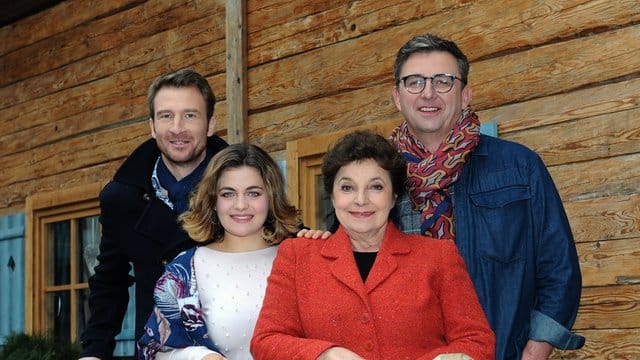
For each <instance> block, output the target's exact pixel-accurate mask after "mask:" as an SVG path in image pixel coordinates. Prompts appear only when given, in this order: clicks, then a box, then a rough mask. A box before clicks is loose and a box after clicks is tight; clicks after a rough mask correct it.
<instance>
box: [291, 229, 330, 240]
mask: <svg viewBox="0 0 640 360" xmlns="http://www.w3.org/2000/svg"><path fill="white" fill-rule="evenodd" d="M296 235H297V236H298V237H303V238H307V239H322V240H326V239H327V238H329V236H331V232H330V231H322V230H313V229H302V230H300V231H298V233H297V234H296Z"/></svg>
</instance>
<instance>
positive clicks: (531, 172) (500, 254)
mask: <svg viewBox="0 0 640 360" xmlns="http://www.w3.org/2000/svg"><path fill="white" fill-rule="evenodd" d="M452 186H453V189H452V190H453V191H452V193H453V204H454V206H453V208H454V221H455V236H456V244H457V246H458V249H459V250H460V253H461V255H462V257H463V258H464V260H465V262H466V265H467V268H468V270H469V273H470V275H471V278H472V280H473V283H474V285H475V288H476V291H477V293H478V296H479V298H480V303H481V304H482V307H483V309H484V311H485V313H486V315H487V319H488V320H489V323H490V325H491V328H492V329H493V330H494V332H495V334H496V341H497V342H496V359H519V358H520V357H521V355H522V350H523V349H524V346H525V345H526V342H527V340H528V339H533V340H538V341H546V342H548V343H551V344H552V345H553V346H554V347H556V348H559V349H576V348H580V347H582V345H583V344H584V338H583V337H581V336H579V335H576V334H573V333H572V332H571V331H570V329H571V327H572V326H573V323H574V321H575V318H576V315H577V312H578V305H579V303H580V291H581V286H582V278H581V275H580V267H579V264H578V257H577V253H576V248H575V244H574V241H573V236H572V234H571V229H570V227H569V222H568V220H567V216H566V214H565V211H564V207H563V205H562V202H561V199H560V196H559V195H558V192H557V190H556V187H555V185H554V183H553V180H552V179H551V176H550V175H549V173H548V171H547V169H546V167H545V165H544V163H543V162H542V160H541V159H540V157H539V156H538V155H537V154H536V153H534V152H533V151H531V150H529V149H528V148H526V147H524V146H522V145H519V144H516V143H513V142H510V141H506V140H502V139H498V138H494V137H490V136H485V135H481V137H480V143H479V145H478V147H477V148H476V149H475V150H474V151H473V152H472V154H471V157H470V159H469V160H468V161H467V163H466V164H465V165H464V168H463V172H462V175H461V178H460V179H459V180H458V181H457V182H456V183H455V184H453V185H452ZM397 207H398V209H397V210H398V211H397V214H399V218H398V219H396V223H397V224H398V225H399V227H400V229H401V230H402V231H404V232H408V233H419V232H420V213H419V212H418V211H416V210H413V209H412V204H411V201H410V200H409V198H408V197H407V195H405V196H404V197H402V198H401V199H400V201H399V202H398V205H397Z"/></svg>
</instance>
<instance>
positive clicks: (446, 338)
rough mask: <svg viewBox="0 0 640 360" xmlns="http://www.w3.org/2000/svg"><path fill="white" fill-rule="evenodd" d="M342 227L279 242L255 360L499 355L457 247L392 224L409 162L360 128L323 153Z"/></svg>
mask: <svg viewBox="0 0 640 360" xmlns="http://www.w3.org/2000/svg"><path fill="white" fill-rule="evenodd" d="M322 174H323V177H324V185H325V189H326V190H327V192H328V193H330V194H331V200H332V203H333V206H334V208H335V212H336V216H337V218H338V221H339V223H340V226H339V228H338V230H337V231H336V233H335V234H334V235H332V236H331V237H330V238H329V239H327V240H316V239H302V238H301V239H296V240H287V241H285V242H283V243H282V244H281V245H280V249H279V250H278V255H277V256H276V259H275V260H274V264H273V268H272V272H271V275H270V277H269V279H268V286H267V290H266V294H265V299H264V303H263V307H262V310H261V312H260V315H259V318H258V322H257V324H256V329H255V332H254V336H253V339H252V342H251V350H252V353H253V356H254V358H255V359H268V360H277V359H286V360H290V359H369V360H372V359H394V360H395V359H429V360H430V359H434V358H436V357H437V356H439V355H441V354H452V353H457V354H464V355H460V356H465V355H466V356H470V357H472V358H473V359H476V360H478V359H493V356H494V347H495V337H494V335H493V332H492V331H491V329H490V328H489V325H488V323H487V320H486V319H485V316H484V314H483V312H482V309H481V307H480V304H479V303H478V298H477V296H476V294H475V292H474V289H473V285H472V284H471V280H470V279H469V275H468V274H467V271H466V268H465V266H464V263H463V261H462V259H461V257H460V256H459V254H458V252H457V250H456V248H455V245H454V244H453V243H452V242H450V241H442V240H434V239H429V238H425V237H421V236H415V235H406V234H403V233H401V232H400V231H399V230H398V229H397V228H396V226H395V225H394V224H393V223H391V222H389V214H390V213H391V211H392V209H393V207H394V205H395V201H396V199H397V197H398V195H400V194H401V193H402V191H403V190H404V182H405V178H406V164H405V161H404V160H403V159H402V157H401V156H400V155H399V154H398V153H397V151H396V150H395V149H394V148H393V147H392V146H391V145H390V144H389V143H388V142H387V140H385V139H384V138H383V137H382V136H379V135H376V134H372V133H369V132H356V133H352V134H350V135H347V136H346V137H344V138H343V139H342V140H341V141H339V142H338V143H337V144H336V145H335V147H334V148H333V149H331V150H330V151H329V152H328V153H327V154H326V156H325V158H324V162H323V165H322Z"/></svg>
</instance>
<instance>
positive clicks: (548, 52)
mask: <svg viewBox="0 0 640 360" xmlns="http://www.w3.org/2000/svg"><path fill="white" fill-rule="evenodd" d="M638 37H640V26H638V25H636V26H629V27H626V28H622V29H619V30H614V31H608V32H605V33H601V34H598V35H594V36H589V37H586V38H578V39H574V40H569V41H566V42H563V43H558V44H553V45H548V46H540V47H536V48H534V49H531V50H527V51H525V52H523V53H516V54H510V55H506V56H502V57H500V58H497V59H490V60H485V61H481V62H478V63H474V64H473V66H472V68H471V71H470V78H471V80H470V81H471V84H472V85H473V87H475V88H476V89H479V90H480V91H481V93H480V94H479V95H480V96H478V97H476V98H475V99H474V100H473V101H472V104H473V105H474V106H475V107H477V108H480V109H484V108H488V107H493V106H495V105H496V104H501V103H506V102H507V101H511V102H517V101H522V100H527V99H531V98H537V97H541V96H547V95H550V94H556V93H561V92H566V91H569V90H574V89H578V88H580V87H583V86H588V85H590V84H593V83H599V82H604V81H607V80H612V79H616V78H620V77H623V76H627V75H632V74H637V73H638V69H640V48H637V47H630V46H629V44H632V43H634V42H635V41H636V40H635V39H637V38H638Z"/></svg>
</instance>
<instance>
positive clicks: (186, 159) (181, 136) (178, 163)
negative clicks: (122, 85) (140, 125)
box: [149, 87, 215, 180]
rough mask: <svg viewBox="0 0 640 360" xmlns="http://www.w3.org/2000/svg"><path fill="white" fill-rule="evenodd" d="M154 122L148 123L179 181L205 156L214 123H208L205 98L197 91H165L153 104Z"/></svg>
mask: <svg viewBox="0 0 640 360" xmlns="http://www.w3.org/2000/svg"><path fill="white" fill-rule="evenodd" d="M153 104H154V111H155V114H154V115H155V116H154V117H155V119H149V125H150V126H151V136H153V138H154V139H156V142H157V144H158V148H159V149H160V152H161V153H162V159H163V161H164V163H165V164H166V165H167V167H168V168H169V170H170V171H171V173H172V174H173V175H174V176H175V177H176V179H178V180H180V179H182V178H183V177H185V176H186V175H188V174H190V173H191V172H192V171H193V170H194V169H195V168H196V167H197V166H198V165H199V164H200V162H202V160H203V159H204V158H205V156H206V148H207V136H211V135H213V131H214V126H215V121H214V120H213V118H212V119H207V108H206V105H205V102H204V98H203V97H202V95H201V94H200V91H198V89H197V88H196V87H180V88H176V87H163V88H161V89H160V90H159V91H158V92H157V94H156V97H155V99H154V101H153Z"/></svg>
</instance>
